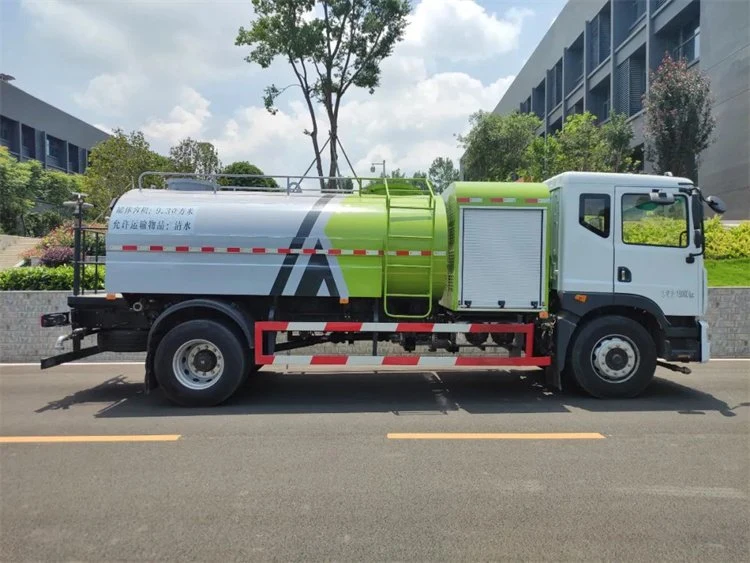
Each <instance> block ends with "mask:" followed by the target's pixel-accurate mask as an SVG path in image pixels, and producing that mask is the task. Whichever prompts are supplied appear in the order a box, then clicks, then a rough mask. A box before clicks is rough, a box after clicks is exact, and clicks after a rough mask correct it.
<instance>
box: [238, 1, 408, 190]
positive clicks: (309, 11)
mask: <svg viewBox="0 0 750 563" xmlns="http://www.w3.org/2000/svg"><path fill="white" fill-rule="evenodd" d="M253 8H254V11H255V20H254V21H253V22H252V23H251V25H250V27H249V28H247V29H246V28H244V27H241V28H240V30H239V33H238V35H237V39H236V40H235V45H247V46H249V47H250V48H251V50H250V54H249V55H248V56H247V57H246V58H245V60H246V61H247V62H249V63H254V64H258V65H260V66H261V68H264V69H265V68H268V67H269V66H270V65H271V63H272V62H273V60H274V59H276V58H277V57H281V58H283V59H285V60H286V61H287V62H288V63H289V64H290V66H291V67H292V71H293V72H294V76H295V78H296V79H297V83H296V84H295V85H297V86H299V87H300V88H301V90H302V95H303V97H304V99H305V103H306V105H307V109H308V112H309V114H310V120H311V130H309V131H305V133H306V134H307V135H309V136H310V139H311V140H312V145H313V150H314V152H315V164H316V167H317V172H318V176H324V173H323V161H322V155H321V146H320V142H319V139H318V133H319V119H318V115H317V112H318V111H320V110H319V109H316V104H321V105H322V106H323V109H324V111H325V115H326V117H327V119H328V124H329V128H330V129H329V153H330V169H329V170H330V172H329V174H328V175H329V176H336V175H337V170H338V143H339V141H338V139H339V133H338V120H339V111H340V108H341V100H342V98H343V97H344V95H345V94H346V93H347V91H348V90H349V89H350V88H351V87H352V86H354V87H357V88H365V89H367V90H368V91H369V92H370V93H373V92H374V91H375V88H376V87H377V86H379V85H380V64H381V63H382V61H383V60H384V59H385V58H386V57H388V56H389V55H390V54H391V52H392V51H393V47H394V45H395V44H396V43H397V42H399V41H401V39H402V38H403V35H404V30H405V28H406V24H407V20H406V18H407V16H408V14H409V10H410V6H409V2H408V1H407V0H322V1H320V0H253ZM321 15H322V17H321ZM287 88H288V87H287ZM284 90H286V88H281V89H279V88H278V87H277V86H276V85H275V84H272V85H270V86H268V87H267V88H266V91H265V99H264V101H265V105H266V108H267V109H268V110H269V111H271V112H272V113H275V112H276V110H275V108H274V103H275V101H276V99H277V98H278V96H279V95H280V94H281V93H283V92H284ZM321 187H323V186H322V182H321Z"/></svg>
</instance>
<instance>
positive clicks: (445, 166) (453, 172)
mask: <svg viewBox="0 0 750 563" xmlns="http://www.w3.org/2000/svg"><path fill="white" fill-rule="evenodd" d="M458 177H459V172H458V169H457V168H456V167H455V166H454V165H453V161H452V160H451V159H450V158H447V157H442V156H439V157H438V158H436V159H435V160H433V161H432V164H430V170H429V172H428V178H429V179H430V182H432V184H433V185H434V186H435V192H436V193H442V192H443V191H444V190H445V188H447V187H448V186H450V185H451V183H452V182H455V181H457V180H458Z"/></svg>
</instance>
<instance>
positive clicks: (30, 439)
mask: <svg viewBox="0 0 750 563" xmlns="http://www.w3.org/2000/svg"><path fill="white" fill-rule="evenodd" d="M181 436H182V435H181V434H142V435H138V434H136V435H132V436H128V435H123V436H0V444H53V443H54V444H59V443H76V442H174V441H176V440H179V439H180V437H181Z"/></svg>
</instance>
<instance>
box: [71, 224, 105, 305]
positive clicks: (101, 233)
mask: <svg viewBox="0 0 750 563" xmlns="http://www.w3.org/2000/svg"><path fill="white" fill-rule="evenodd" d="M76 228H78V229H80V232H81V247H80V250H79V251H78V252H77V253H74V254H77V256H78V258H77V259H75V264H74V268H78V270H79V273H78V280H79V292H80V295H84V294H85V293H86V280H85V278H86V277H87V275H86V266H87V265H93V266H94V276H93V280H92V286H93V288H94V289H93V291H94V293H99V282H100V281H104V276H103V275H101V274H100V272H99V266H104V265H105V264H106V247H105V235H106V234H107V229H106V228H105V227H87V226H86V225H81V226H80V227H76ZM87 234H91V235H92V236H93V238H94V243H93V245H91V244H90V243H89V244H87V242H86V235H87ZM89 240H90V239H89ZM90 246H91V247H92V250H93V254H91V253H89V247H90ZM73 289H74V295H78V293H76V291H75V289H76V288H75V287H74V288H73Z"/></svg>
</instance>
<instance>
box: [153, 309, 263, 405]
mask: <svg viewBox="0 0 750 563" xmlns="http://www.w3.org/2000/svg"><path fill="white" fill-rule="evenodd" d="M248 355H249V351H248V350H246V347H245V346H244V345H243V344H242V338H241V336H240V335H239V334H238V333H237V332H236V331H234V330H232V329H231V328H230V327H229V326H227V325H225V324H223V323H221V322H218V321H213V320H207V319H206V320H192V321H187V322H184V323H181V324H178V325H177V326H176V327H174V328H173V329H171V330H170V331H169V332H168V333H167V334H166V335H164V338H162V340H161V342H160V343H159V346H158V347H157V349H156V356H155V358H154V368H155V369H154V371H155V375H156V379H157V380H158V381H159V385H160V386H161V388H162V389H163V390H164V394H165V395H166V396H167V398H168V399H169V400H170V401H172V402H173V403H176V404H178V405H182V406H189V407H210V406H214V405H218V404H219V403H222V402H224V401H226V400H227V399H228V398H229V397H230V396H231V395H232V394H233V393H234V392H235V391H236V390H237V388H238V387H239V386H240V384H241V383H242V382H243V380H244V379H245V377H246V376H247V373H248V367H249V366H248V360H247V358H248Z"/></svg>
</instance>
